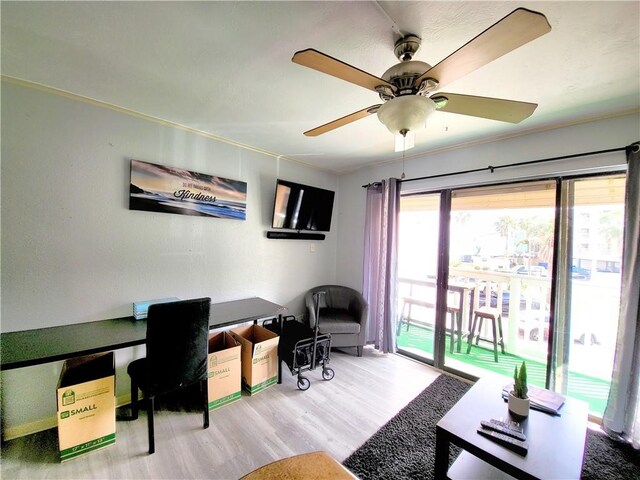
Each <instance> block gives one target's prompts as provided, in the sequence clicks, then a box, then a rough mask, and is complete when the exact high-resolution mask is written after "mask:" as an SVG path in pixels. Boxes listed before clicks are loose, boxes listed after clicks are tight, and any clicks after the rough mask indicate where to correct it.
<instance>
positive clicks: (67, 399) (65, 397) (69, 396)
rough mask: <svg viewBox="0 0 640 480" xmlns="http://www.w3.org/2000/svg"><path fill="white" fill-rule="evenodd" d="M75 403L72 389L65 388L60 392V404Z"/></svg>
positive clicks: (74, 393) (74, 394)
mask: <svg viewBox="0 0 640 480" xmlns="http://www.w3.org/2000/svg"><path fill="white" fill-rule="evenodd" d="M74 403H76V392H74V391H73V390H67V391H66V392H64V393H63V394H62V405H64V406H66V405H72V404H74Z"/></svg>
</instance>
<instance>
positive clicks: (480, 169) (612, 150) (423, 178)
mask: <svg viewBox="0 0 640 480" xmlns="http://www.w3.org/2000/svg"><path fill="white" fill-rule="evenodd" d="M631 145H633V144H631ZM631 145H629V146H631ZM629 146H627V147H618V148H609V149H607V150H595V151H591V152H583V153H574V154H572V155H562V156H560V157H551V158H542V159H540V160H529V161H526V162H517V163H509V164H506V165H496V166H493V165H489V166H487V167H483V168H473V169H471V170H461V171H459V172H449V173H440V174H438V175H428V176H426V177H416V178H405V179H402V180H398V182H399V183H404V182H413V181H416V180H428V179H432V178H441V177H451V176H454V175H464V174H467V173H477V172H485V171H487V170H489V171H490V172H491V173H493V172H494V171H495V170H499V169H501V168H510V167H519V166H522V165H533V164H536V163H545V162H554V161H557V160H568V159H570V158H577V157H587V156H590V155H601V154H604V153H612V152H621V151H624V150H626V149H627V148H629ZM378 184H380V182H373V183H369V184H367V185H362V188H369V187H370V186H374V185H378Z"/></svg>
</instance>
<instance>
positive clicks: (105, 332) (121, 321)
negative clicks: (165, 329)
mask: <svg viewBox="0 0 640 480" xmlns="http://www.w3.org/2000/svg"><path fill="white" fill-rule="evenodd" d="M285 311H286V308H285V307H282V306H281V305H278V304H276V303H272V302H269V301H268V300H265V299H263V298H260V297H253V298H244V299H241V300H233V301H230V302H221V303H212V304H211V310H210V317H209V328H210V329H214V328H220V327H228V326H232V325H238V324H240V323H244V322H250V321H253V322H254V323H255V322H257V321H258V320H260V319H263V318H269V317H278V316H279V315H281V314H282V313H284V312H285ZM146 336H147V321H146V320H136V319H135V318H134V317H132V316H131V317H122V318H111V319H108V320H98V321H95V322H85V323H76V324H71V325H61V326H57V327H48V328H37V329H34V330H22V331H18V332H8V333H2V334H1V335H0V352H1V354H2V355H1V359H0V362H1V363H0V364H1V367H2V370H11V369H14V368H22V367H29V366H32V365H40V364H43V363H49V362H55V361H60V360H66V359H68V358H73V357H78V356H82V355H89V354H93V353H100V352H107V351H111V350H117V349H120V348H126V347H132V346H135V345H142V344H144V343H145V342H146Z"/></svg>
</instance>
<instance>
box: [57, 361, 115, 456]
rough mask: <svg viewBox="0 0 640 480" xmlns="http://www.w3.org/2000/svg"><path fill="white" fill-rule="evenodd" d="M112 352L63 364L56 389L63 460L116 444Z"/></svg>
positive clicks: (59, 437) (59, 438)
mask: <svg viewBox="0 0 640 480" xmlns="http://www.w3.org/2000/svg"><path fill="white" fill-rule="evenodd" d="M115 380H116V373H115V364H114V356H113V352H109V353H101V354H97V355H87V356H84V357H78V358H73V359H71V360H67V361H65V362H64V365H63V367H62V372H61V373H60V379H59V380H58V389H57V397H58V398H57V406H58V410H57V411H58V441H59V445H60V460H61V461H63V462H64V461H65V460H70V459H72V458H75V457H78V456H80V455H84V454H86V453H89V452H92V451H93V450H97V449H99V448H103V447H106V446H108V445H112V444H113V443H115V441H116V396H115Z"/></svg>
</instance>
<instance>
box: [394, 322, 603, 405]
mask: <svg viewBox="0 0 640 480" xmlns="http://www.w3.org/2000/svg"><path fill="white" fill-rule="evenodd" d="M397 340H398V348H399V349H405V350H407V351H408V352H412V353H414V354H420V352H422V353H423V354H424V355H425V356H427V357H428V358H433V330H432V329H430V328H424V327H421V326H416V325H411V327H410V328H409V331H408V332H407V331H406V328H405V327H404V326H403V328H402V331H401V333H400V335H399V336H398V338H397ZM445 345H446V347H447V348H446V352H445V365H447V366H454V365H455V364H456V363H458V362H461V364H462V365H460V366H459V367H458V366H456V368H457V369H458V370H461V371H464V366H465V365H467V366H469V367H472V368H474V369H478V368H480V369H483V370H488V371H490V372H494V373H497V374H500V375H504V376H506V377H512V376H513V370H514V366H515V365H520V364H521V363H522V361H523V360H526V363H527V375H528V379H529V383H530V384H531V385H535V386H538V387H544V379H545V372H546V367H545V365H544V364H543V363H541V362H537V361H535V360H531V359H528V358H527V359H524V358H522V357H519V356H517V355H513V354H511V353H504V354H503V353H499V354H498V363H496V362H495V361H494V357H493V350H492V349H490V348H485V347H484V346H482V344H480V345H479V346H476V345H474V346H473V347H472V349H471V352H470V353H469V354H467V353H466V351H467V342H466V341H465V339H463V341H462V348H461V353H456V352H455V349H454V353H450V352H449V335H447V339H446V343H445ZM498 351H499V350H498ZM609 387H610V382H608V381H605V380H602V379H600V378H595V377H591V376H588V375H584V374H581V373H577V372H572V371H569V388H568V396H570V397H572V398H577V399H580V400H584V401H586V402H587V403H588V404H589V412H590V413H591V414H592V415H595V416H597V417H602V415H603V413H604V409H605V406H606V403H607V398H608V395H609Z"/></svg>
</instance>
